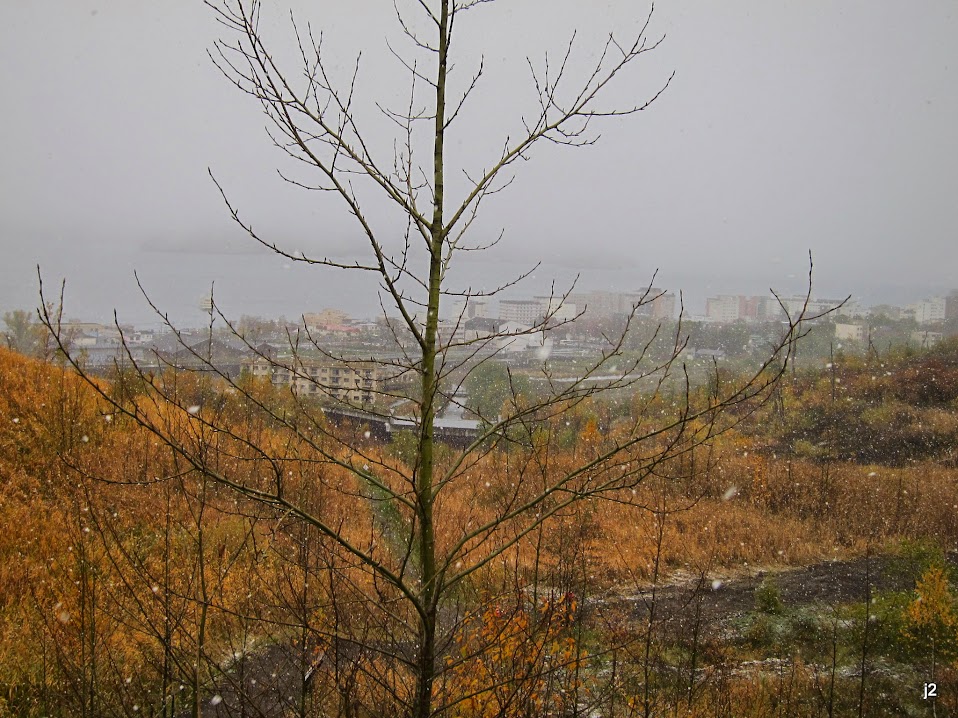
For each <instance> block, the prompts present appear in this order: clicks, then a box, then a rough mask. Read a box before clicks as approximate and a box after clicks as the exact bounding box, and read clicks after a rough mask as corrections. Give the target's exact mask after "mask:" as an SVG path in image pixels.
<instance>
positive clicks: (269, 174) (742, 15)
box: [0, 0, 958, 320]
mask: <svg viewBox="0 0 958 718" xmlns="http://www.w3.org/2000/svg"><path fill="white" fill-rule="evenodd" d="M289 6H292V9H293V11H294V13H296V14H297V16H298V17H300V18H302V19H303V20H306V19H309V20H310V21H311V22H312V23H313V25H314V29H317V30H318V29H322V30H323V33H324V37H325V38H326V40H327V52H328V55H327V57H328V58H330V61H331V67H332V68H333V70H334V71H335V72H339V73H340V74H341V75H342V76H343V77H345V76H346V73H348V71H349V68H350V67H351V65H352V63H353V61H354V59H355V55H356V54H357V52H359V51H360V50H362V51H363V58H362V63H361V66H360V75H359V78H360V80H359V93H360V95H361V98H362V99H361V102H360V103H359V104H358V105H357V107H359V108H361V111H362V112H363V113H365V114H364V115H363V116H360V117H359V119H360V121H361V122H364V123H365V125H364V126H366V127H368V128H369V129H368V131H369V132H370V133H371V134H372V139H373V142H374V145H375V146H376V147H377V148H380V149H382V150H389V149H390V148H391V146H392V138H391V136H389V135H388V134H387V129H388V127H387V125H385V124H384V123H383V122H382V121H381V119H380V118H378V117H377V116H376V114H375V111H374V109H373V108H374V102H375V101H377V100H378V101H385V102H387V103H392V104H395V105H399V104H401V102H402V101H403V97H404V96H405V82H404V81H403V75H402V72H401V67H399V66H398V65H397V63H396V62H395V60H393V59H391V57H390V55H389V53H388V50H387V46H386V40H387V39H389V41H390V43H391V44H393V46H394V47H398V48H401V47H404V46H403V45H402V41H401V38H400V37H399V36H398V32H397V29H396V27H395V23H394V22H393V17H392V2H390V1H388V0H352V1H351V2H344V1H343V0H333V1H330V2H319V1H315V2H307V1H306V0H293V1H292V2H290V3H287V2H283V0H269V2H268V3H267V8H266V9H265V10H264V26H263V27H264V31H265V32H266V34H267V39H268V41H270V42H271V43H272V44H273V46H274V47H276V52H277V54H278V56H280V57H281V58H287V57H291V54H290V53H288V50H289V48H290V47H291V45H290V40H291V34H290V27H289V18H288V14H286V10H285V9H288V8H289ZM646 10H647V8H643V6H642V4H641V3H638V2H635V1H634V0H629V1H628V2H626V1H625V0H615V1H614V2H594V3H592V2H581V0H499V2H496V3H493V4H489V5H482V6H480V7H479V8H478V9H477V10H476V11H475V12H472V13H470V14H468V15H466V16H464V17H463V19H462V22H461V25H460V26H459V28H458V30H457V32H458V33H460V34H459V35H458V36H457V41H458V42H459V45H458V50H459V52H460V54H459V55H457V57H458V62H457V69H456V73H458V74H456V75H454V77H457V78H458V82H459V83H462V82H465V81H466V79H467V78H468V75H469V73H470V72H471V71H472V70H473V69H474V68H475V67H476V65H477V62H478V57H479V55H480V54H482V55H483V56H484V57H485V71H486V76H485V78H484V83H483V84H482V85H481V86H480V90H479V92H478V93H477V95H476V96H475V98H474V100H473V102H472V103H471V104H469V105H467V106H466V109H465V110H464V115H463V120H462V122H461V124H459V125H457V126H456V127H455V128H454V130H453V136H452V137H451V139H450V161H452V162H454V163H456V164H459V163H462V164H463V165H465V166H466V167H471V168H473V169H476V168H478V167H479V166H481V165H483V164H487V163H488V160H489V159H491V158H492V157H494V156H495V154H496V152H497V150H498V148H499V146H500V145H501V143H502V141H503V139H504V137H505V135H506V134H509V133H515V131H516V128H518V127H521V125H520V124H519V122H520V119H521V116H522V114H523V112H526V113H527V114H528V111H529V110H530V109H531V108H532V107H533V105H532V104H530V103H532V102H533V101H534V94H532V92H533V88H532V84H531V79H530V76H529V71H528V66H527V64H526V57H527V56H529V57H530V58H531V59H532V60H533V61H534V63H539V64H541V60H542V58H543V56H544V53H545V52H546V51H551V52H552V53H553V56H555V54H556V53H560V52H561V51H562V49H563V47H564V46H565V44H566V43H567V42H568V40H569V38H570V36H571V33H572V31H573V30H577V31H578V35H577V40H576V43H577V44H576V47H577V54H574V55H573V59H574V60H575V61H576V62H577V63H578V65H577V67H579V68H582V67H585V66H586V65H587V64H588V62H589V60H590V58H592V57H594V52H595V48H596V47H597V44H596V43H598V42H600V41H601V37H602V33H603V32H607V31H609V30H616V31H618V32H621V33H622V34H623V36H625V35H628V33H629V31H630V30H632V31H634V30H635V28H636V27H637V26H638V25H637V23H638V22H641V20H643V19H644V13H645V12H646ZM222 34H223V31H222V29H221V28H220V27H219V26H218V25H217V23H216V22H215V21H214V18H213V15H212V13H211V11H210V10H209V9H208V8H206V7H205V6H204V5H203V4H202V3H201V2H200V1H199V0H166V1H164V2H152V1H149V2H148V1H146V0H95V1H94V0H34V1H31V2H27V1H26V0H7V1H6V2H2V3H0V91H2V93H3V97H4V103H3V107H4V110H3V113H2V115H0V130H2V131H0V156H2V157H3V161H2V164H0V168H2V169H0V176H2V187H0V310H6V309H11V308H15V307H31V306H35V305H36V301H37V294H36V270H35V266H36V265H37V264H38V263H39V264H40V265H41V269H42V271H43V275H44V280H45V281H50V282H52V283H57V282H59V280H60V279H61V278H66V281H67V296H68V301H69V304H68V313H72V314H76V315H80V316H87V317H96V318H103V317H105V316H108V313H109V311H110V309H111V308H112V307H117V308H118V309H119V310H120V313H121V318H124V317H127V318H137V319H139V318H140V317H142V316H144V315H145V312H144V311H143V308H144V302H143V300H142V299H141V298H138V296H137V294H136V285H135V283H134V280H133V277H132V272H133V270H134V269H136V270H137V271H138V273H139V274H140V276H141V279H142V280H143V282H144V284H145V285H146V287H147V288H148V289H149V290H150V292H151V294H152V295H153V296H154V297H155V298H156V300H157V302H158V303H159V304H160V305H161V306H163V307H164V308H167V309H169V310H170V311H172V312H173V313H174V314H177V315H178V316H180V317H182V318H183V319H184V320H189V319H190V318H191V317H190V315H189V313H188V312H187V309H188V308H191V307H195V305H196V303H197V300H198V298H199V297H200V295H202V294H203V293H204V291H208V287H209V283H210V281H212V280H214V279H215V280H216V285H217V288H218V290H217V291H218V293H219V296H220V299H221V301H222V302H223V303H224V304H225V305H226V307H227V311H228V313H230V314H233V315H239V314H241V313H244V312H248V313H259V314H267V313H275V314H280V313H286V314H290V315H296V314H298V313H299V312H302V311H313V310H317V309H320V308H322V307H325V306H343V307H345V308H347V309H353V310H355V311H357V312H360V313H370V314H371V313H372V310H373V309H374V308H375V305H376V300H375V295H374V290H372V289H371V288H370V287H368V286H366V285H362V284H355V283H353V282H352V281H350V280H342V279H339V278H331V279H330V278H327V277H325V275H317V274H316V273H315V271H301V270H299V269H297V268H295V267H293V268H290V267H288V266H287V265H288V262H285V261H284V260H282V259H281V258H275V257H272V256H269V255H268V254H266V253H265V252H262V251H260V250H258V249H257V248H256V247H255V246H253V245H252V244H251V242H250V241H249V240H248V239H246V238H244V237H243V235H242V233H241V232H239V231H238V230H237V229H236V228H235V226H233V225H232V224H231V223H230V221H229V218H228V215H227V213H226V210H225V207H224V206H223V203H222V200H221V199H220V198H219V195H218V192H217V190H216V188H215V186H214V185H213V183H212V182H211V180H210V178H209V175H208V172H207V169H208V168H211V169H212V170H213V171H214V172H215V174H216V175H217V177H218V178H219V179H220V180H221V181H222V182H223V184H224V186H225V187H226V188H227V190H228V191H229V192H230V194H231V196H232V197H233V198H234V200H235V202H236V204H237V206H239V207H240V208H241V209H242V211H243V212H244V214H245V216H247V217H248V218H250V219H251V220H253V221H254V222H255V223H256V225H257V227H259V228H261V229H262V230H263V231H264V232H266V233H267V234H268V236H270V237H271V238H274V239H276V240H282V241H284V242H287V243H288V245H289V246H290V248H292V249H297V248H300V247H305V248H308V249H309V250H310V251H315V252H320V251H321V252H325V253H332V254H337V255H345V254H348V253H350V252H353V251H356V250H355V249H354V248H355V247H356V246H357V245H356V242H357V241H358V239H359V238H358V235H357V232H356V231H355V229H354V227H353V226H352V225H351V224H350V221H349V217H348V216H345V215H344V213H343V212H342V211H341V208H339V207H338V206H337V205H336V204H335V203H333V202H331V201H330V200H328V199H326V198H319V199H318V198H317V197H316V195H314V194H306V196H303V193H296V192H291V188H289V187H287V186H284V184H283V183H282V181H281V180H280V179H279V178H278V177H277V174H276V167H277V165H282V164H283V163H282V160H281V158H280V157H279V156H277V153H276V150H275V149H273V148H272V147H271V146H270V142H269V139H268V138H267V137H266V135H265V134H264V131H263V126H264V120H263V117H262V115H260V114H259V109H258V106H257V105H256V103H255V102H254V101H252V100H251V99H250V98H248V97H245V96H243V95H242V94H241V93H239V92H238V91H237V90H236V89H235V88H233V87H231V86H230V85H229V84H228V83H227V82H226V81H225V80H224V79H223V77H222V76H221V75H219V74H218V72H217V71H216V70H215V68H214V67H213V66H212V64H211V62H210V60H209V58H208V57H207V54H206V53H207V50H208V49H209V48H210V47H211V45H212V43H213V41H214V40H215V39H216V38H217V37H219V36H221V35H222ZM662 35H664V36H665V40H664V42H663V43H662V45H661V46H660V48H659V49H657V50H656V51H655V52H654V53H650V54H648V55H645V56H643V58H642V59H641V60H640V61H639V62H638V63H636V64H635V66H634V67H633V68H631V69H630V71H629V72H628V74H626V75H623V76H622V77H620V78H618V80H617V82H616V83H615V84H614V85H613V86H611V87H610V93H609V96H608V98H607V103H608V106H626V105H628V104H630V103H634V102H636V101H642V100H644V99H646V98H648V97H649V96H650V95H651V94H652V93H654V92H655V90H656V89H657V88H658V87H660V86H661V85H662V84H663V83H664V82H665V81H666V80H667V79H668V77H669V75H670V74H671V73H672V72H673V71H674V73H675V79H674V80H673V81H672V84H671V86H670V87H669V88H668V90H667V91H666V92H665V93H664V94H663V95H662V96H661V98H660V99H659V100H658V101H657V102H655V103H654V104H653V105H652V107H651V108H650V109H649V110H647V111H645V112H643V113H640V114H639V115H637V116H633V117H630V118H627V119H625V120H615V121H611V122H609V123H607V124H605V125H603V126H601V127H600V128H599V129H600V132H601V135H602V137H601V139H600V141H599V142H598V144H597V145H596V146H594V147H591V148H586V149H580V150H568V149H565V148H560V147H554V146H542V147H540V148H538V149H537V150H536V151H535V152H534V153H533V155H532V161H530V162H527V163H521V166H519V167H518V176H517V179H516V181H515V183H514V184H513V186H512V187H510V189H509V190H508V192H506V193H503V194H502V195H500V196H497V197H495V198H493V200H492V201H490V202H489V203H488V205H487V206H485V207H484V214H483V216H482V220H481V221H480V222H479V223H478V224H477V225H476V228H475V230H476V233H477V239H482V238H484V237H493V236H495V235H496V234H498V232H499V230H500V229H505V237H504V240H503V242H502V245H501V246H500V247H499V248H497V249H496V251H495V252H494V253H493V254H492V255H491V256H490V257H489V260H490V261H488V262H484V263H481V264H476V263H472V264H469V265H468V266H467V267H466V268H465V269H464V271H463V273H462V274H461V275H460V276H462V277H463V278H464V281H469V282H476V283H479V284H482V283H488V284H490V285H491V284H493V283H495V282H496V280H497V279H498V278H500V277H496V276H493V275H494V274H499V275H500V276H501V277H505V276H506V275H507V273H508V270H509V269H510V268H511V267H516V268H518V267H522V266H525V265H527V264H528V263H529V262H532V261H536V260H539V259H545V260H547V262H548V264H547V265H546V267H545V268H544V269H543V270H540V271H539V272H537V279H536V281H537V282H540V284H541V282H542V280H543V279H544V278H545V277H546V276H551V275H553V274H555V275H558V276H559V277H560V278H567V277H568V276H571V275H572V274H574V273H575V272H576V271H577V270H583V271H584V272H585V274H584V279H583V282H584V284H585V286H619V287H621V288H623V289H626V288H632V287H637V286H641V285H643V284H644V283H645V282H646V281H648V277H649V276H650V275H651V272H652V271H654V270H656V269H659V270H660V274H659V281H658V283H659V284H663V285H665V286H667V287H669V288H671V289H685V290H686V291H687V292H689V293H690V294H691V295H692V296H699V295H704V294H706V293H717V292H734V293H738V292H758V291H761V290H762V289H763V288H765V287H768V286H779V287H783V288H784V289H786V290H790V289H792V288H793V287H797V285H798V279H797V278H800V277H801V276H803V275H804V274H805V273H806V271H807V266H806V265H807V258H806V255H807V252H808V250H811V251H812V252H813V254H814V257H815V265H816V293H818V294H820V295H821V294H825V295H839V294H847V293H852V294H855V295H856V296H859V297H862V298H863V299H865V300H866V301H878V300H880V299H886V298H887V299H906V298H920V297H921V296H927V295H932V294H935V293H940V292H942V291H945V290H946V289H948V288H951V287H958V276H956V270H958V129H956V128H958V72H956V70H958V4H956V3H955V2H954V0H938V1H934V2H933V1H931V0H925V1H918V2H914V3H904V4H903V3H893V2H889V1H885V0H859V1H856V2H852V1H847V2H846V1H842V0H831V1H828V2H826V1H824V0H795V1H792V2H782V1H780V0H761V1H760V0H748V1H745V0H724V1H723V2H712V1H711V0H665V1H664V2H660V3H659V4H657V5H656V8H655V12H654V15H653V18H652V22H651V25H650V29H649V36H650V39H655V38H657V37H659V36H662ZM295 69H296V68H295V67H291V72H293V73H295ZM366 114H368V117H367V116H366ZM457 176H458V175H457ZM371 213H372V215H373V217H374V219H375V220H376V221H378V222H379V223H380V224H381V225H388V223H389V222H391V221H393V219H392V218H391V217H390V216H389V215H388V214H386V213H378V210H377V209H376V208H375V207H374V208H373V209H372V210H371ZM387 229H388V227H387ZM384 231H386V230H384ZM395 231H396V232H397V233H398V232H401V231H402V227H401V225H400V226H397V228H396V230H395ZM537 288H538V287H530V290H529V292H530V293H532V291H534V290H535V289H537ZM693 309H695V307H693Z"/></svg>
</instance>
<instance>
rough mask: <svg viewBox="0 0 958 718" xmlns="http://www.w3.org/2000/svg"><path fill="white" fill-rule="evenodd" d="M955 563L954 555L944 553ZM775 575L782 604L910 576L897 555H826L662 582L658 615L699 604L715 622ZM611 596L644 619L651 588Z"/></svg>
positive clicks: (852, 595) (857, 597) (895, 584)
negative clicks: (723, 577) (728, 575)
mask: <svg viewBox="0 0 958 718" xmlns="http://www.w3.org/2000/svg"><path fill="white" fill-rule="evenodd" d="M948 558H949V562H950V563H952V564H953V565H958V556H956V555H951V556H949V557H948ZM766 577H771V578H773V579H774V581H775V584H776V586H777V587H778V590H779V595H780V596H781V599H782V603H783V604H784V605H785V607H786V608H795V607H797V606H804V605H808V604H816V603H818V604H828V605H839V604H842V603H850V602H853V601H862V600H864V597H865V592H866V586H867V585H870V586H871V591H872V592H873V593H874V592H879V591H891V590H908V589H910V588H912V587H913V585H914V583H913V580H912V579H911V578H910V577H909V576H907V575H906V572H903V571H901V570H896V560H895V559H894V558H892V557H888V556H872V557H871V558H869V559H865V558H856V559H851V560H846V561H828V562H825V563H820V564H815V565H812V566H804V567H801V568H796V569H788V570H784V571H756V572H755V574H753V575H751V576H745V577H739V578H734V579H730V580H727V581H714V582H713V581H711V580H709V579H707V580H706V581H705V582H704V583H702V582H699V581H695V580H691V581H684V582H680V583H674V584H670V585H666V586H662V587H660V588H659V589H658V590H657V591H656V592H655V611H656V615H657V617H658V618H657V619H656V620H657V621H658V620H660V619H661V620H662V621H670V620H679V619H682V618H686V619H687V618H689V617H690V616H692V615H694V614H695V612H696V610H697V607H696V604H697V603H699V606H698V610H700V611H701V617H702V619H703V620H704V622H705V624H706V625H713V626H717V625H718V624H721V623H723V622H725V621H726V620H727V619H729V618H732V617H734V616H736V615H741V614H744V613H747V612H749V611H753V610H754V609H755V589H756V588H758V586H759V585H761V583H762V582H763V581H764V580H765V579H766ZM610 601H613V602H614V601H626V602H628V603H630V604H632V605H633V606H634V611H635V617H636V618H637V619H639V620H646V618H647V616H648V610H649V608H650V607H651V604H652V592H651V591H643V592H641V593H639V594H633V595H631V596H623V597H619V598H618V599H604V600H602V601H597V602H596V603H597V604H602V603H608V602H610Z"/></svg>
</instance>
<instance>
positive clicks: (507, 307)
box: [499, 299, 547, 326]
mask: <svg viewBox="0 0 958 718" xmlns="http://www.w3.org/2000/svg"><path fill="white" fill-rule="evenodd" d="M546 308H547V307H544V306H543V305H542V302H540V301H539V300H538V299H500V300H499V320H500V321H503V322H516V323H517V324H524V325H526V326H533V325H534V324H536V323H537V322H540V321H542V318H543V317H544V316H545V314H546Z"/></svg>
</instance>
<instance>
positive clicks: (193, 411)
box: [187, 404, 200, 414]
mask: <svg viewBox="0 0 958 718" xmlns="http://www.w3.org/2000/svg"><path fill="white" fill-rule="evenodd" d="M199 410H200V407H199V404H193V406H191V407H190V408H189V409H187V411H188V412H189V413H191V414H196V413H198V412H199Z"/></svg>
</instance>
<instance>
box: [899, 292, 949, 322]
mask: <svg viewBox="0 0 958 718" xmlns="http://www.w3.org/2000/svg"><path fill="white" fill-rule="evenodd" d="M947 304H948V302H947V301H946V300H945V297H932V298H931V299H926V300H924V301H921V302H915V303H914V304H909V305H908V306H907V307H905V315H906V316H912V317H914V318H915V321H916V322H918V323H919V324H933V323H935V322H943V321H945V312H946V308H947Z"/></svg>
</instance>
